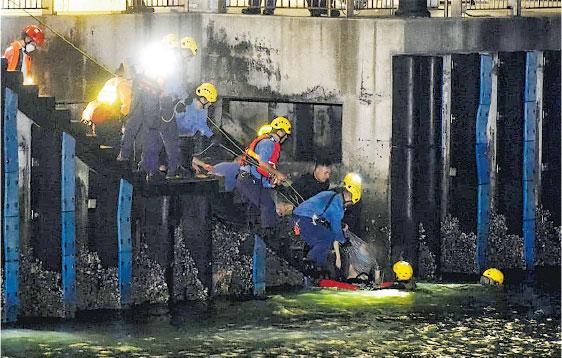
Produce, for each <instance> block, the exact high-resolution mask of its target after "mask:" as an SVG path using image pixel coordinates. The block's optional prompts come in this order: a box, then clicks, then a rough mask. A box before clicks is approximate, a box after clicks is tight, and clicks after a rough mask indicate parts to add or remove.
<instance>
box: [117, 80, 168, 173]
mask: <svg viewBox="0 0 562 358" xmlns="http://www.w3.org/2000/svg"><path fill="white" fill-rule="evenodd" d="M159 106H160V104H159V100H158V95H157V94H156V93H154V92H152V91H150V90H149V89H147V88H146V87H143V86H140V85H136V84H133V99H132V103H131V111H130V113H129V116H128V119H127V123H126V124H125V131H124V133H123V138H122V139H121V153H120V154H121V156H122V157H123V158H125V159H130V158H131V155H132V153H133V148H134V145H135V140H137V139H138V136H139V135H140V134H141V133H143V134H145V143H144V145H143V163H144V157H145V155H144V154H145V150H146V144H147V143H146V139H147V136H148V135H149V133H150V132H151V129H158V126H159V122H160V113H159ZM148 142H149V144H151V143H152V141H150V140H149V141H148ZM154 150H157V149H154ZM157 155H158V154H156V156H157ZM156 161H157V160H156ZM143 166H144V164H143ZM156 166H157V164H156ZM145 170H146V169H145Z"/></svg>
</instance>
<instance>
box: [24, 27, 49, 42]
mask: <svg viewBox="0 0 562 358" xmlns="http://www.w3.org/2000/svg"><path fill="white" fill-rule="evenodd" d="M23 33H24V34H25V36H29V37H31V39H32V40H33V41H34V42H35V43H36V44H37V46H41V45H43V42H44V41H45V33H44V32H43V30H41V29H40V28H39V27H37V26H36V25H27V26H26V27H25V28H24V29H23Z"/></svg>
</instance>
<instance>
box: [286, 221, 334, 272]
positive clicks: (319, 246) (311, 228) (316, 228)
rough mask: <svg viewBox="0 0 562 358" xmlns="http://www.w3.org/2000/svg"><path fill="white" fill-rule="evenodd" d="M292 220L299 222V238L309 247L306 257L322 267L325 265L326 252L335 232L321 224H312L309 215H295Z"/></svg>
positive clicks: (328, 250)
mask: <svg viewBox="0 0 562 358" xmlns="http://www.w3.org/2000/svg"><path fill="white" fill-rule="evenodd" d="M294 220H295V221H296V222H298V224H299V228H300V231H301V232H300V237H301V239H303V240H304V241H305V242H306V244H307V245H308V246H309V247H310V251H308V255H307V258H308V259H309V260H311V261H314V262H316V263H317V264H318V265H320V266H322V267H326V266H327V261H328V254H329V252H330V250H331V249H332V246H333V244H334V241H335V240H334V238H335V234H334V233H333V232H332V230H330V228H328V227H326V226H324V225H322V224H319V223H317V224H316V225H314V223H313V222H312V219H311V218H309V217H304V216H296V215H295V216H294Z"/></svg>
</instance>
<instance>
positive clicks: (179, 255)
mask: <svg viewBox="0 0 562 358" xmlns="http://www.w3.org/2000/svg"><path fill="white" fill-rule="evenodd" d="M185 241H186V240H185V237H184V233H183V229H182V225H179V226H177V227H176V229H175V231H174V262H173V263H172V265H173V277H174V282H173V286H172V291H173V292H172V300H173V301H174V302H175V301H184V300H188V301H205V300H206V299H207V298H208V297H209V292H208V289H207V288H206V287H204V285H203V283H202V282H201V280H200V279H199V271H198V270H197V266H196V265H195V261H193V258H192V257H191V253H190V251H189V249H188V247H187V245H186V242H185Z"/></svg>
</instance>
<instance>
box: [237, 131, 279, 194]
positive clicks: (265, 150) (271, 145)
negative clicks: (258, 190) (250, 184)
mask: <svg viewBox="0 0 562 358" xmlns="http://www.w3.org/2000/svg"><path fill="white" fill-rule="evenodd" d="M274 149H275V142H274V139H273V137H269V140H266V139H262V140H260V141H259V142H258V144H257V145H256V148H255V150H254V152H256V154H257V155H259V156H260V158H261V161H262V162H267V161H268V159H269V158H271V155H272V154H273V150H274ZM240 170H242V171H245V172H248V173H250V174H252V176H253V177H254V178H256V179H257V180H259V181H261V184H262V186H263V187H264V188H273V185H271V183H270V182H269V180H268V179H267V178H264V177H263V175H261V174H260V173H258V171H257V170H256V167H255V166H253V165H245V166H243V167H242V168H240Z"/></svg>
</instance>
